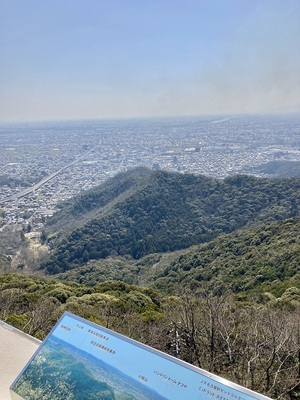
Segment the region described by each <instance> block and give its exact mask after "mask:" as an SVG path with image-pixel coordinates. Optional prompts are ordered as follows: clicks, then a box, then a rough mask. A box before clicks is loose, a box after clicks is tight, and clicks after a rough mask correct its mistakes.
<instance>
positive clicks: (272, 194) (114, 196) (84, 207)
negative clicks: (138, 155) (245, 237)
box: [43, 169, 300, 273]
mask: <svg viewBox="0 0 300 400" xmlns="http://www.w3.org/2000/svg"><path fill="white" fill-rule="evenodd" d="M122 188H125V189H124V190H123V189H122ZM299 201H300V178H293V179H282V180H279V179H259V178H255V177H250V176H235V177H230V178H227V179H225V180H216V179H212V178H207V177H204V176H194V175H189V174H179V173H170V172H163V171H156V172H151V171H149V170H146V169H138V170H134V171H131V172H128V173H126V174H121V175H119V176H117V177H115V178H114V179H113V180H110V181H108V182H107V183H106V184H104V185H102V186H101V187H100V188H98V189H96V190H95V191H89V192H88V193H87V194H83V195H81V196H80V197H79V198H76V199H75V200H73V201H72V202H69V203H68V204H67V205H65V206H63V208H62V210H61V212H60V213H58V214H56V216H55V217H54V219H53V220H52V221H50V223H52V225H49V228H48V229H49V232H48V234H49V233H50V234H51V235H53V234H56V235H58V237H59V236H61V237H64V236H63V235H64V232H65V230H64V226H66V227H67V229H70V223H68V222H67V221H72V224H74V226H75V224H76V221H78V224H79V227H78V228H76V229H75V230H73V231H72V232H71V233H69V234H68V235H67V236H65V238H64V239H63V240H62V241H61V242H60V243H59V244H58V246H57V247H55V246H54V251H53V254H52V256H51V258H50V259H49V260H48V261H47V262H46V263H45V264H44V265H43V268H45V269H47V271H48V272H49V273H59V272H63V271H66V270H69V269H72V268H74V267H76V266H80V265H83V264H85V263H86V262H88V261H89V260H91V259H101V258H106V257H108V256H110V255H123V256H124V255H129V256H131V257H133V258H134V259H139V258H141V257H143V256H144V255H146V254H151V253H156V252H166V251H174V250H177V249H182V248H187V247H189V246H192V245H195V244H199V243H205V242H208V241H211V240H212V239H214V238H216V237H217V236H219V235H221V234H223V233H229V232H232V231H234V230H236V229H239V228H242V227H245V226H247V225H249V224H252V223H263V222H267V221H276V220H281V219H284V218H288V217H292V216H295V215H298V206H299ZM58 221H60V222H58Z"/></svg>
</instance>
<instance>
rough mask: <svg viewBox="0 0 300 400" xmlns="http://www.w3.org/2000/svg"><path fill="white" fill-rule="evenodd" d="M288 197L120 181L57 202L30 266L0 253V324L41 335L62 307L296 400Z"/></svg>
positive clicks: (166, 179) (294, 183) (254, 185)
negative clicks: (41, 252) (42, 253)
mask: <svg viewBox="0 0 300 400" xmlns="http://www.w3.org/2000/svg"><path fill="white" fill-rule="evenodd" d="M299 200H300V179H299V178H292V179H259V178H255V177H250V176H234V177H230V178H227V179H225V180H216V179H212V178H207V177H203V176H193V175H188V174H176V173H169V172H163V171H156V172H153V171H150V170H148V169H145V168H138V169H136V170H133V171H129V172H127V173H122V174H119V175H117V176H116V177H114V178H113V179H110V180H108V181H107V182H106V183H105V184H103V185H101V186H99V187H98V188H96V189H93V190H89V191H87V192H84V193H82V194H81V195H80V196H77V197H75V198H73V199H70V200H68V201H67V202H64V203H62V204H61V205H60V211H59V212H58V213H56V214H55V215H54V216H53V218H51V219H49V220H48V222H47V225H46V226H45V230H44V231H43V232H42V234H41V237H40V238H41V242H42V243H43V245H45V244H46V245H47V246H48V248H49V250H50V255H49V258H48V259H46V260H45V261H44V262H43V264H42V265H41V266H38V267H37V268H36V267H35V270H30V268H25V269H24V270H23V273H20V272H19V273H16V272H14V273H13V272H12V271H11V267H10V260H9V257H7V256H5V255H0V271H1V272H2V274H0V319H1V320H3V321H5V322H7V323H9V324H11V325H13V326H15V327H17V328H19V329H21V330H23V331H25V332H27V333H28V334H30V335H33V336H36V337H38V338H40V339H43V338H44V337H45V336H46V335H47V333H48V332H49V331H50V329H51V328H52V327H53V325H54V324H55V323H56V321H57V319H58V318H59V317H60V316H61V315H62V313H63V312H64V311H65V310H67V311H70V312H73V313H75V314H77V315H79V316H82V317H83V318H87V319H89V320H91V321H93V322H96V323H99V324H100V325H102V326H105V327H108V328H110V329H113V330H115V331H117V332H120V333H122V334H124V335H126V336H129V337H131V338H133V339H136V340H138V341H141V342H143V343H146V344H148V345H149V346H152V347H154V348H157V349H159V350H161V351H164V352H167V353H169V354H171V355H174V356H176V357H180V358H181V359H183V360H185V361H187V362H189V363H192V364H194V365H196V366H199V367H201V368H203V369H206V370H208V371H210V372H212V373H215V374H217V375H219V376H223V377H225V378H227V379H229V380H231V381H233V382H236V383H238V384H240V385H242V386H245V387H247V388H250V389H253V390H255V391H258V392H260V393H262V394H265V395H267V396H269V397H271V398H274V399H278V400H279V399H282V400H297V399H299V397H300V330H299V327H300V267H299V265H300V236H299V231H300V215H299ZM25 235H26V234H24V233H23V238H22V245H23V246H25V247H26V240H27V239H26V236H25ZM3 245H4V243H3ZM4 247H5V246H4ZM2 248H3V246H2Z"/></svg>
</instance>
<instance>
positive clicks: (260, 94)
mask: <svg viewBox="0 0 300 400" xmlns="http://www.w3.org/2000/svg"><path fill="white" fill-rule="evenodd" d="M0 10H1V12H0V58H1V63H0V122H4V123H5V122H22V121H42V120H66V119H98V118H99V119H102V118H132V117H156V116H158V117H159V116H184V115H212V114H214V115H217V114H231V115H232V114H246V113H250V114H251V113H282V112H300V76H299V72H298V71H299V70H300V46H299V44H298V40H297V38H299V37H300V25H299V20H300V2H299V1H298V0H286V1H281V0H280V1H279V0H252V1H250V0H228V1H221V0H210V1H207V0H198V1H196V0H188V1H181V0H180V1H179V0H175V1H174V0H173V1H171V0H165V1H157V0H154V1H146V0H142V1H124V0H123V1H121V0H111V1H104V0H101V1H96V0H87V1H85V2H83V1H80V0H72V1H71V0H64V1H63V2H61V1H58V0H52V1H51V2H40V1H37V0H28V1H26V2H23V1H20V0H11V1H8V0H1V1H0Z"/></svg>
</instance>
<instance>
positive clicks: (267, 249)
mask: <svg viewBox="0 0 300 400" xmlns="http://www.w3.org/2000/svg"><path fill="white" fill-rule="evenodd" d="M299 232H300V217H295V218H289V219H286V220H283V221H278V222H271V223H267V224H263V225H262V226H259V227H251V228H244V229H242V230H239V231H235V232H233V233H231V234H226V235H221V236H219V237H218V238H216V239H214V240H212V241H211V242H209V243H204V244H201V245H196V246H192V247H190V248H189V249H186V250H181V251H176V252H172V253H156V254H150V255H147V256H144V257H143V258H141V259H139V260H134V259H130V258H124V257H108V258H107V259H105V260H93V261H90V262H89V263H88V264H87V265H86V266H82V267H77V268H74V269H73V270H70V271H66V272H64V273H62V274H59V275H57V277H58V278H59V279H60V280H63V281H71V282H72V281H73V282H78V283H84V284H86V285H89V286H93V285H95V284H96V283H97V282H104V281H106V280H122V281H124V282H127V283H131V284H136V285H142V286H152V287H154V288H157V289H160V290H162V291H164V292H166V293H170V294H171V293H174V292H176V291H177V290H178V288H180V287H181V288H182V287H185V288H189V289H192V290H195V289H197V288H201V287H205V288H206V290H207V291H208V292H209V293H211V294H220V293H236V294H240V295H242V296H245V297H247V298H251V296H252V295H254V294H255V295H262V294H264V293H265V292H270V293H272V294H273V295H274V296H277V297H278V296H281V295H282V293H283V292H284V291H285V290H286V289H287V288H289V287H293V286H294V287H300V235H299Z"/></svg>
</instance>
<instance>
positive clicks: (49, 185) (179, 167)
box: [0, 114, 300, 230]
mask: <svg viewBox="0 0 300 400" xmlns="http://www.w3.org/2000/svg"><path fill="white" fill-rule="evenodd" d="M274 160H288V161H300V116H299V115H296V114H290V115H286V116H234V117H228V118H225V117H220V118H216V117H214V118H213V117H207V118H201V117H198V118H196V117H194V118H192V117H189V118H172V119H171V118H169V119H168V118H165V119H147V120H146V119H145V120H143V119H136V120H112V121H78V122H73V121H70V122H64V123H62V122H57V123H54V122H53V123H43V124H42V123H34V124H19V125H7V126H1V127H0V212H1V214H0V224H1V227H0V228H1V229H3V227H5V226H7V225H24V224H28V223H30V224H32V226H34V227H35V230H39V228H40V229H42V226H43V220H44V218H46V217H48V216H51V215H53V213H55V211H56V209H57V205H58V203H60V202H62V201H63V200H66V199H68V198H70V197H72V196H74V195H76V194H78V193H80V192H82V191H84V190H87V189H90V188H92V187H94V186H97V185H99V184H101V183H103V182H104V181H105V180H106V179H108V178H109V177H112V176H114V175H116V174H117V173H119V172H121V171H126V170H129V169H131V168H134V167H137V166H145V167H148V168H150V169H162V170H168V171H178V172H180V173H193V174H203V175H206V176H210V177H215V178H218V179H223V178H225V177H227V176H230V175H233V174H237V173H247V174H252V175H258V176H262V174H260V173H258V172H257V170H255V167H257V166H260V165H263V164H266V163H268V162H271V161H274Z"/></svg>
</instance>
